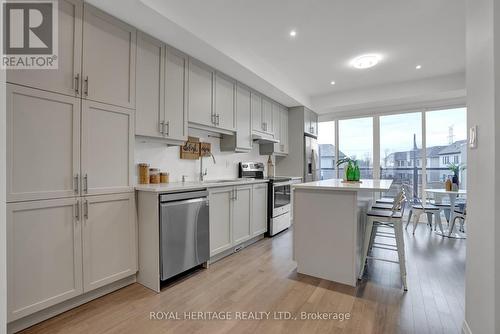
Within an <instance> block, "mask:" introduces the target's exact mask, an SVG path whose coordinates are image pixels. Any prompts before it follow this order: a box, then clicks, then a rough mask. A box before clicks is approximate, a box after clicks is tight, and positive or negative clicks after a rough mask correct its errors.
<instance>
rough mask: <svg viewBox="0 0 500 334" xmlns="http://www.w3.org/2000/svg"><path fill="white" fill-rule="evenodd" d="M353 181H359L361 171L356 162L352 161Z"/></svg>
mask: <svg viewBox="0 0 500 334" xmlns="http://www.w3.org/2000/svg"><path fill="white" fill-rule="evenodd" d="M353 173H354V181H359V179H360V178H361V172H360V171H359V166H358V163H357V162H356V163H354V172H353Z"/></svg>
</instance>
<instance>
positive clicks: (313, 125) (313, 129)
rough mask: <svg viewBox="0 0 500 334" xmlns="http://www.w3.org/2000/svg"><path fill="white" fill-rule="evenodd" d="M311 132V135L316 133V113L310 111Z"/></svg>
mask: <svg viewBox="0 0 500 334" xmlns="http://www.w3.org/2000/svg"><path fill="white" fill-rule="evenodd" d="M311 134H312V135H313V136H317V135H318V114H316V113H315V112H314V111H311Z"/></svg>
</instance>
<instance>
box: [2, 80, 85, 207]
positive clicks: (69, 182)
mask: <svg viewBox="0 0 500 334" xmlns="http://www.w3.org/2000/svg"><path fill="white" fill-rule="evenodd" d="M6 99H7V129H6V130H7V201H9V202H11V201H24V200H35V199H48V198H61V197H71V196H77V195H78V194H79V182H78V176H79V173H80V103H81V102H80V99H78V98H75V97H71V96H65V95H60V94H54V93H50V92H45V91H41V90H38V89H32V88H27V87H21V86H17V85H10V84H8V85H7V91H6Z"/></svg>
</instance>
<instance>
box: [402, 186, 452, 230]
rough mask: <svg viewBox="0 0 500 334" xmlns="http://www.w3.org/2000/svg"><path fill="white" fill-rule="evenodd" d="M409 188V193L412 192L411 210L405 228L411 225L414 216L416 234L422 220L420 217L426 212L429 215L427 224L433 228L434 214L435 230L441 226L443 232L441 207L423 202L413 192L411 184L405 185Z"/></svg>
mask: <svg viewBox="0 0 500 334" xmlns="http://www.w3.org/2000/svg"><path fill="white" fill-rule="evenodd" d="M405 187H406V188H407V189H408V190H407V191H408V193H410V194H411V196H410V198H411V200H410V201H409V204H408V205H409V212H408V219H407V221H406V226H405V229H407V228H408V225H410V221H411V220H412V218H413V234H415V230H416V229H417V226H418V223H419V221H420V217H421V216H422V215H423V214H425V215H426V216H427V224H428V225H429V226H430V228H431V230H432V216H434V220H435V224H434V230H436V228H437V227H438V226H439V229H440V230H441V232H443V225H442V223H441V209H440V208H439V207H437V206H436V205H433V204H430V203H423V202H422V200H421V199H420V198H419V197H418V196H416V195H415V194H414V193H413V187H412V186H410V185H405Z"/></svg>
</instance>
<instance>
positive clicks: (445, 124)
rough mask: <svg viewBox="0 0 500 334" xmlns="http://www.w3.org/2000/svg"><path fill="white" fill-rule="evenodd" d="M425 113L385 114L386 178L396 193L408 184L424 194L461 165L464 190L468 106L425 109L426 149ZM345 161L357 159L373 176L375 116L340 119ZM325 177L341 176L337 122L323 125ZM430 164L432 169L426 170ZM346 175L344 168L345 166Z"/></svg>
mask: <svg viewBox="0 0 500 334" xmlns="http://www.w3.org/2000/svg"><path fill="white" fill-rule="evenodd" d="M422 116H423V113H422V112H414V113H403V114H395V115H386V116H380V131H379V133H380V147H375V148H374V149H376V150H377V149H379V150H380V176H381V178H383V179H392V180H394V182H393V187H392V189H391V190H392V192H396V189H398V188H399V186H400V185H401V184H402V183H403V182H404V183H408V184H410V185H412V186H413V188H414V190H415V192H416V194H417V195H418V196H422V195H423V190H422V187H423V180H424V179H425V181H426V185H425V187H426V188H442V187H443V183H444V182H445V181H446V180H447V179H448V178H450V179H452V178H453V175H454V172H453V170H452V168H453V167H454V166H455V167H456V169H458V173H457V174H458V179H459V187H460V189H466V184H467V177H466V175H467V173H466V166H467V127H466V124H467V110H466V108H453V109H445V110H435V111H427V112H425V130H426V131H425V133H426V137H425V139H426V150H425V155H426V156H425V158H424V157H423V152H424V150H423V149H422V139H423V138H422V133H423V131H422ZM338 122H339V124H338V129H339V152H338V155H339V157H338V158H339V159H341V158H344V157H346V156H348V157H350V158H352V159H356V160H358V162H359V166H360V169H361V178H372V177H373V150H372V148H373V118H372V117H366V118H355V119H346V120H340V121H338ZM318 143H319V153H320V168H321V178H322V179H330V178H335V177H337V173H336V162H337V157H336V143H335V122H334V121H331V122H323V123H320V124H319V134H318ZM424 164H425V168H426V173H425V176H423V175H424V173H423V166H424ZM338 175H339V177H341V178H342V177H343V168H342V167H341V168H340V169H339V174H338Z"/></svg>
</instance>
